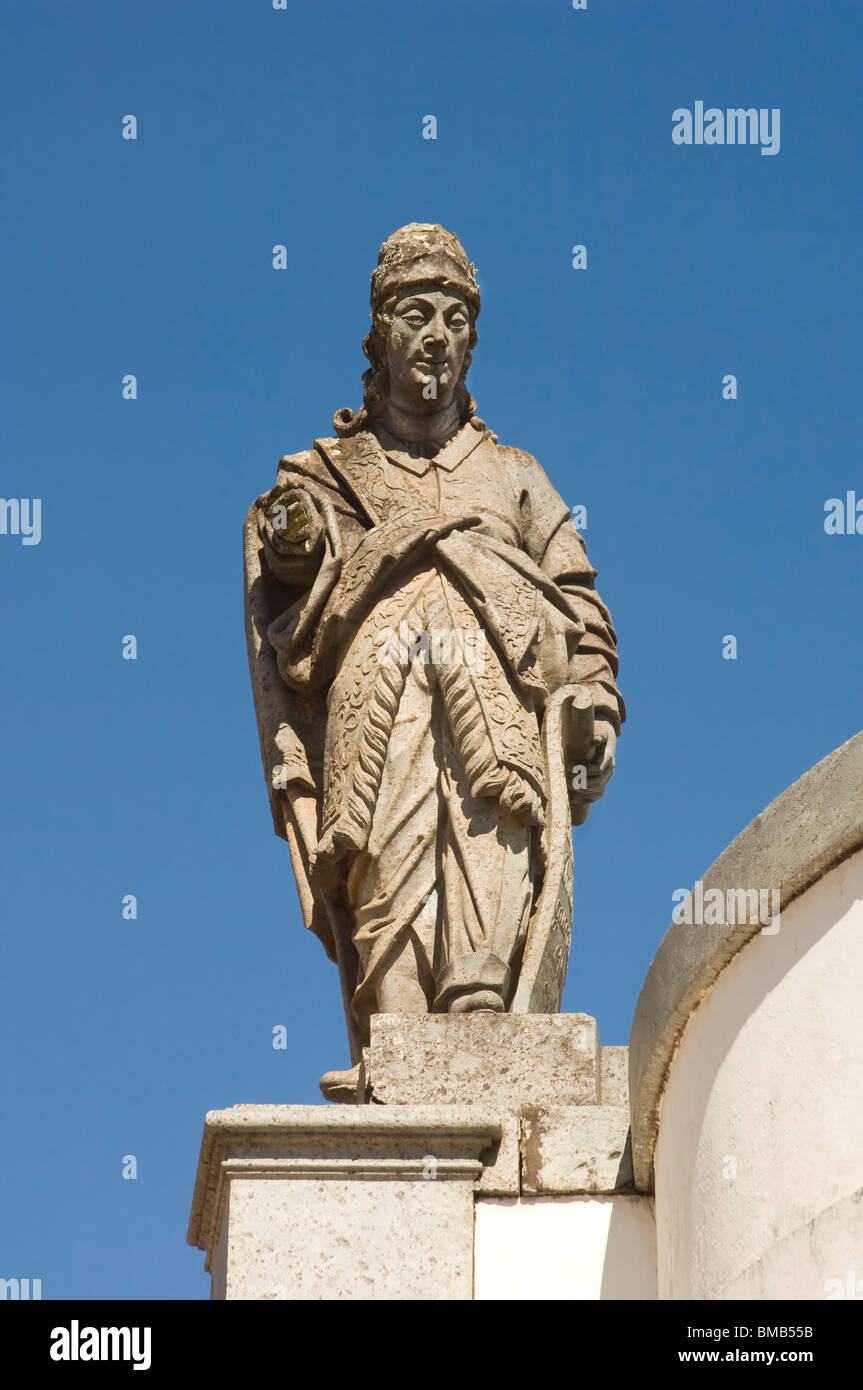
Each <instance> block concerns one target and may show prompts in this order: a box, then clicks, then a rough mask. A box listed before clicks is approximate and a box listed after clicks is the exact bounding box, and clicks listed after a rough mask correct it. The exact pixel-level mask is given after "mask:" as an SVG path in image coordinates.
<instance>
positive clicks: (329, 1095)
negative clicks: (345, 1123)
mask: <svg viewBox="0 0 863 1390" xmlns="http://www.w3.org/2000/svg"><path fill="white" fill-rule="evenodd" d="M318 1084H319V1085H320V1088H321V1091H322V1092H323V1096H324V1099H325V1100H333V1101H335V1102H336V1103H337V1104H338V1105H356V1104H357V1103H358V1102H357V1090H358V1088H359V1084H360V1064H359V1062H357V1065H356V1066H355V1067H351V1068H349V1070H348V1071H325V1072H324V1074H323V1076H322V1077H321V1079H320V1082H319V1083H318Z"/></svg>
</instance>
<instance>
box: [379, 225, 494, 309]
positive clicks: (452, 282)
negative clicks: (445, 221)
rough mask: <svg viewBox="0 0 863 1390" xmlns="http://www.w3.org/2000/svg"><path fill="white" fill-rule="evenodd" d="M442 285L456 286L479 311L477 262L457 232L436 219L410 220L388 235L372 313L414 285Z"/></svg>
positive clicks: (452, 287) (472, 306) (381, 251)
mask: <svg viewBox="0 0 863 1390" xmlns="http://www.w3.org/2000/svg"><path fill="white" fill-rule="evenodd" d="M423 284H425V285H428V284H433V285H440V286H442V287H443V288H445V289H449V290H456V291H457V292H458V293H459V294H461V295H464V298H465V299H466V300H467V303H468V304H469V306H470V308H471V310H472V312H473V316H474V318H476V316H477V314H478V313H479V304H480V300H479V285H478V284H477V280H476V266H475V265H473V264H472V263H471V262H470V261H469V260H468V258H467V256H466V255H465V250H464V247H463V246H462V244H461V242H460V241H459V239H458V237H457V236H454V235H453V233H452V232H448V231H446V230H445V228H443V227H440V226H438V224H437V223H436V222H409V223H408V225H407V226H406V227H399V229H398V231H397V232H393V233H392V235H391V236H388V237H387V239H386V241H385V242H384V244H383V246H382V247H381V249H380V254H379V256H378V264H377V269H376V270H374V271H373V272H372V289H371V302H372V313H377V312H378V311H379V310H380V309H381V307H382V305H383V304H384V303H385V301H386V300H387V299H389V298H390V296H391V295H393V294H395V293H396V292H397V291H400V290H404V289H407V288H408V286H410V285H423Z"/></svg>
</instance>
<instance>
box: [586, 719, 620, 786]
mask: <svg viewBox="0 0 863 1390" xmlns="http://www.w3.org/2000/svg"><path fill="white" fill-rule="evenodd" d="M616 745H617V733H616V731H615V728H614V725H613V724H610V723H609V721H608V720H607V719H597V720H596V722H595V724H594V726H593V753H592V755H591V757H590V758H589V759H588V760H587V762H586V763H585V769H586V771H587V786H586V787H585V788H584V790H583V791H582V792H581V793H580V796H581V799H582V800H583V801H598V800H599V798H600V797H601V796H602V794H603V792H604V791H605V789H606V787H607V786H608V784H609V782H610V780H611V777H612V774H613V773H614V750H615V747H616Z"/></svg>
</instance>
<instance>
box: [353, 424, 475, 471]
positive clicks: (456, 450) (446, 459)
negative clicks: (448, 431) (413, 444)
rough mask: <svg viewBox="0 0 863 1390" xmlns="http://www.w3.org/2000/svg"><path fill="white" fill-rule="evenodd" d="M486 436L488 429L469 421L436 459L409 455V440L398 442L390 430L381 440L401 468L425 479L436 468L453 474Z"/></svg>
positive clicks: (385, 431) (439, 451) (388, 456)
mask: <svg viewBox="0 0 863 1390" xmlns="http://www.w3.org/2000/svg"><path fill="white" fill-rule="evenodd" d="M485 434H486V431H485V429H477V427H476V425H474V424H472V423H471V421H470V420H468V421H467V423H466V424H464V425H462V427H461V429H460V430H459V431H458V433H457V434H454V435H453V437H452V439H450V440H449V441H448V442H447V443H446V444H444V445H443V446H442V448H440V449H439V450H438V452H437V453H436V454H435V455H434V456H433V457H432V458H425V457H423V456H422V455H421V454H419V453H417V454H414V453H410V452H408V448H406V447H405V445H406V441H405V440H401V439H397V438H396V436H395V435H393V434H390V433H389V431H388V430H384V429H381V431H380V435H379V436H378V440H379V443H380V446H381V448H382V449H383V451H384V453H385V454H386V456H387V458H388V459H389V460H390V462H391V463H394V464H396V466H397V467H398V468H405V469H407V471H408V472H409V473H413V474H414V475H415V476H416V477H417V478H421V477H423V476H424V474H426V473H427V472H428V471H429V469H430V468H431V467H432V466H434V467H435V468H442V469H444V471H445V472H447V473H451V472H452V471H453V469H454V468H458V466H459V464H460V463H463V462H464V460H465V459H466V458H467V456H468V454H471V453H473V451H474V449H475V448H476V447H477V445H478V444H481V443H482V441H483V439H484V438H485Z"/></svg>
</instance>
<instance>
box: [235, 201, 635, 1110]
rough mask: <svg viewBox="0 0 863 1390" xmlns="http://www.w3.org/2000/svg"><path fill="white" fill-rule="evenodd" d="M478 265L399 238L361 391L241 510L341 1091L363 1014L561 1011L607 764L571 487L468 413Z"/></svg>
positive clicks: (344, 1094)
mask: <svg viewBox="0 0 863 1390" xmlns="http://www.w3.org/2000/svg"><path fill="white" fill-rule="evenodd" d="M479 308H480V294H479V287H478V284H477V280H476V275H475V267H474V266H473V265H472V264H471V263H470V262H469V261H468V259H467V256H466V255H465V252H464V250H463V248H462V246H461V243H460V242H459V241H458V239H457V238H456V237H455V236H453V235H452V234H451V233H449V232H447V231H445V230H444V229H443V228H442V227H439V226H436V225H426V224H418V223H412V224H411V225H409V226H406V227H402V228H400V229H399V230H398V231H397V232H394V233H393V235H392V236H390V237H388V238H387V240H386V241H385V242H384V244H383V246H382V247H381V251H380V255H379V257H378V264H377V268H376V270H375V271H374V273H373V275H372V280H371V310H372V312H371V318H372V327H371V331H370V332H369V334H368V336H367V337H366V339H365V342H364V343H363V351H364V352H365V355H366V357H367V358H368V360H369V362H370V363H371V366H370V367H369V369H368V370H367V371H366V372H365V375H364V377H363V405H362V408H361V409H360V410H359V411H357V412H353V411H351V410H349V409H347V408H345V409H342V410H340V411H338V412H337V413H336V415H335V416H334V419H333V426H334V429H335V436H334V437H333V438H327V439H317V440H315V443H314V448H312V449H308V450H305V451H303V452H302V453H298V454H290V455H287V456H286V457H285V458H283V459H282V460H281V461H280V464H279V471H278V475H277V479H276V484H275V487H273V488H271V489H270V491H269V492H267V493H265V494H264V495H263V496H262V497H259V498H258V499H257V501H256V502H255V503H254V505H253V506H252V508H251V510H250V511H249V514H248V518H247V521H246V529H245V571H246V596H247V602H246V613H247V636H248V646H249V661H250V666H251V673H252V686H253V690H254V696H255V707H256V713H257V720H258V727H259V731H260V737H261V749H262V755H263V761H264V768H265V771H266V775H267V779H268V784H269V791H270V801H271V806H272V814H273V820H274V823H275V829H276V833H277V834H278V835H281V836H282V837H284V839H286V840H287V842H288V845H289V847H290V852H291V859H292V862H293V868H294V873H295V876H296V880H297V885H298V890H299V898H300V904H301V907H302V912H303V917H304V920H305V923H306V926H307V927H309V928H310V929H311V930H312V931H314V932H315V933H316V934H317V935H318V936H319V937H320V939H321V941H322V942H323V945H324V947H325V949H326V951H327V954H328V955H329V956H330V958H331V959H333V960H334V961H336V962H337V964H338V968H339V975H340V979H341V985H342V993H343V1000H344V1007H345V1013H346V1017H347V1023H348V1034H349V1039H350V1046H351V1061H352V1067H351V1068H350V1069H348V1070H346V1071H337V1072H329V1073H327V1074H326V1075H325V1076H324V1077H323V1078H322V1080H321V1088H322V1090H323V1092H324V1095H325V1096H326V1097H328V1098H329V1099H334V1100H345V1101H350V1100H353V1099H355V1096H356V1091H357V1077H358V1070H359V1062H360V1058H361V1050H362V1047H363V1044H364V1043H366V1042H367V1041H368V1033H369V1020H370V1018H371V1016H372V1015H373V1014H375V1013H406V1014H418V1013H419V1014H425V1013H428V1012H432V1011H433V1012H436V1013H451V1014H457V1013H464V1012H467V1011H469V1010H478V1009H481V1010H490V1011H494V1012H504V1011H513V1012H532V1013H555V1012H557V1011H559V1008H560V998H561V993H562V990H563V982H564V976H565V973H566V963H567V954H568V949H569V936H570V930H571V918H572V853H571V834H570V826H571V824H578V823H580V822H582V821H583V820H584V819H585V818H586V815H587V811H588V808H589V805H590V803H591V802H592V801H595V800H596V799H597V798H598V797H600V796H601V795H602V794H603V792H604V790H605V787H606V785H607V783H608V780H609V777H610V776H611V773H612V771H613V768H614V751H615V741H616V738H617V735H618V733H619V732H620V725H621V722H622V720H623V719H624V717H625V712H624V708H623V702H622V700H621V698H620V696H619V694H618V692H617V688H616V685H615V676H616V673H617V656H616V638H615V633H614V630H613V628H612V625H611V619H610V616H609V613H608V610H607V609H606V608H605V606H604V605H603V603H602V602H601V600H600V598H599V596H598V594H597V592H596V590H595V588H594V576H595V574H596V571H595V570H594V569H593V568H592V567H591V565H590V564H589V562H588V559H587V555H586V553H585V547H584V543H583V541H582V538H581V536H580V535H579V533H578V531H577V530H576V528H575V526H574V524H573V521H572V518H571V515H570V511H569V508H568V507H567V506H566V504H565V503H564V502H563V501H562V499H561V497H560V496H559V495H558V493H557V492H555V490H554V488H553V487H552V486H551V484H550V483H549V481H548V479H547V478H546V476H545V473H544V472H543V470H542V468H541V467H540V465H539V464H538V463H537V461H536V460H535V459H534V458H532V457H531V455H530V454H526V453H524V452H523V451H522V450H520V449H515V448H511V447H505V446H503V445H501V444H499V443H498V441H497V436H496V435H495V434H493V433H492V431H491V430H490V429H489V428H488V427H487V426H486V425H485V424H484V423H483V421H482V420H481V419H480V418H479V417H478V416H477V414H476V406H475V403H474V401H473V399H472V398H471V395H470V393H469V391H468V389H467V385H466V377H467V371H468V367H469V365H470V360H471V351H472V349H473V348H474V347H475V346H476V343H477V331H476V321H477V316H478V314H479Z"/></svg>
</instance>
